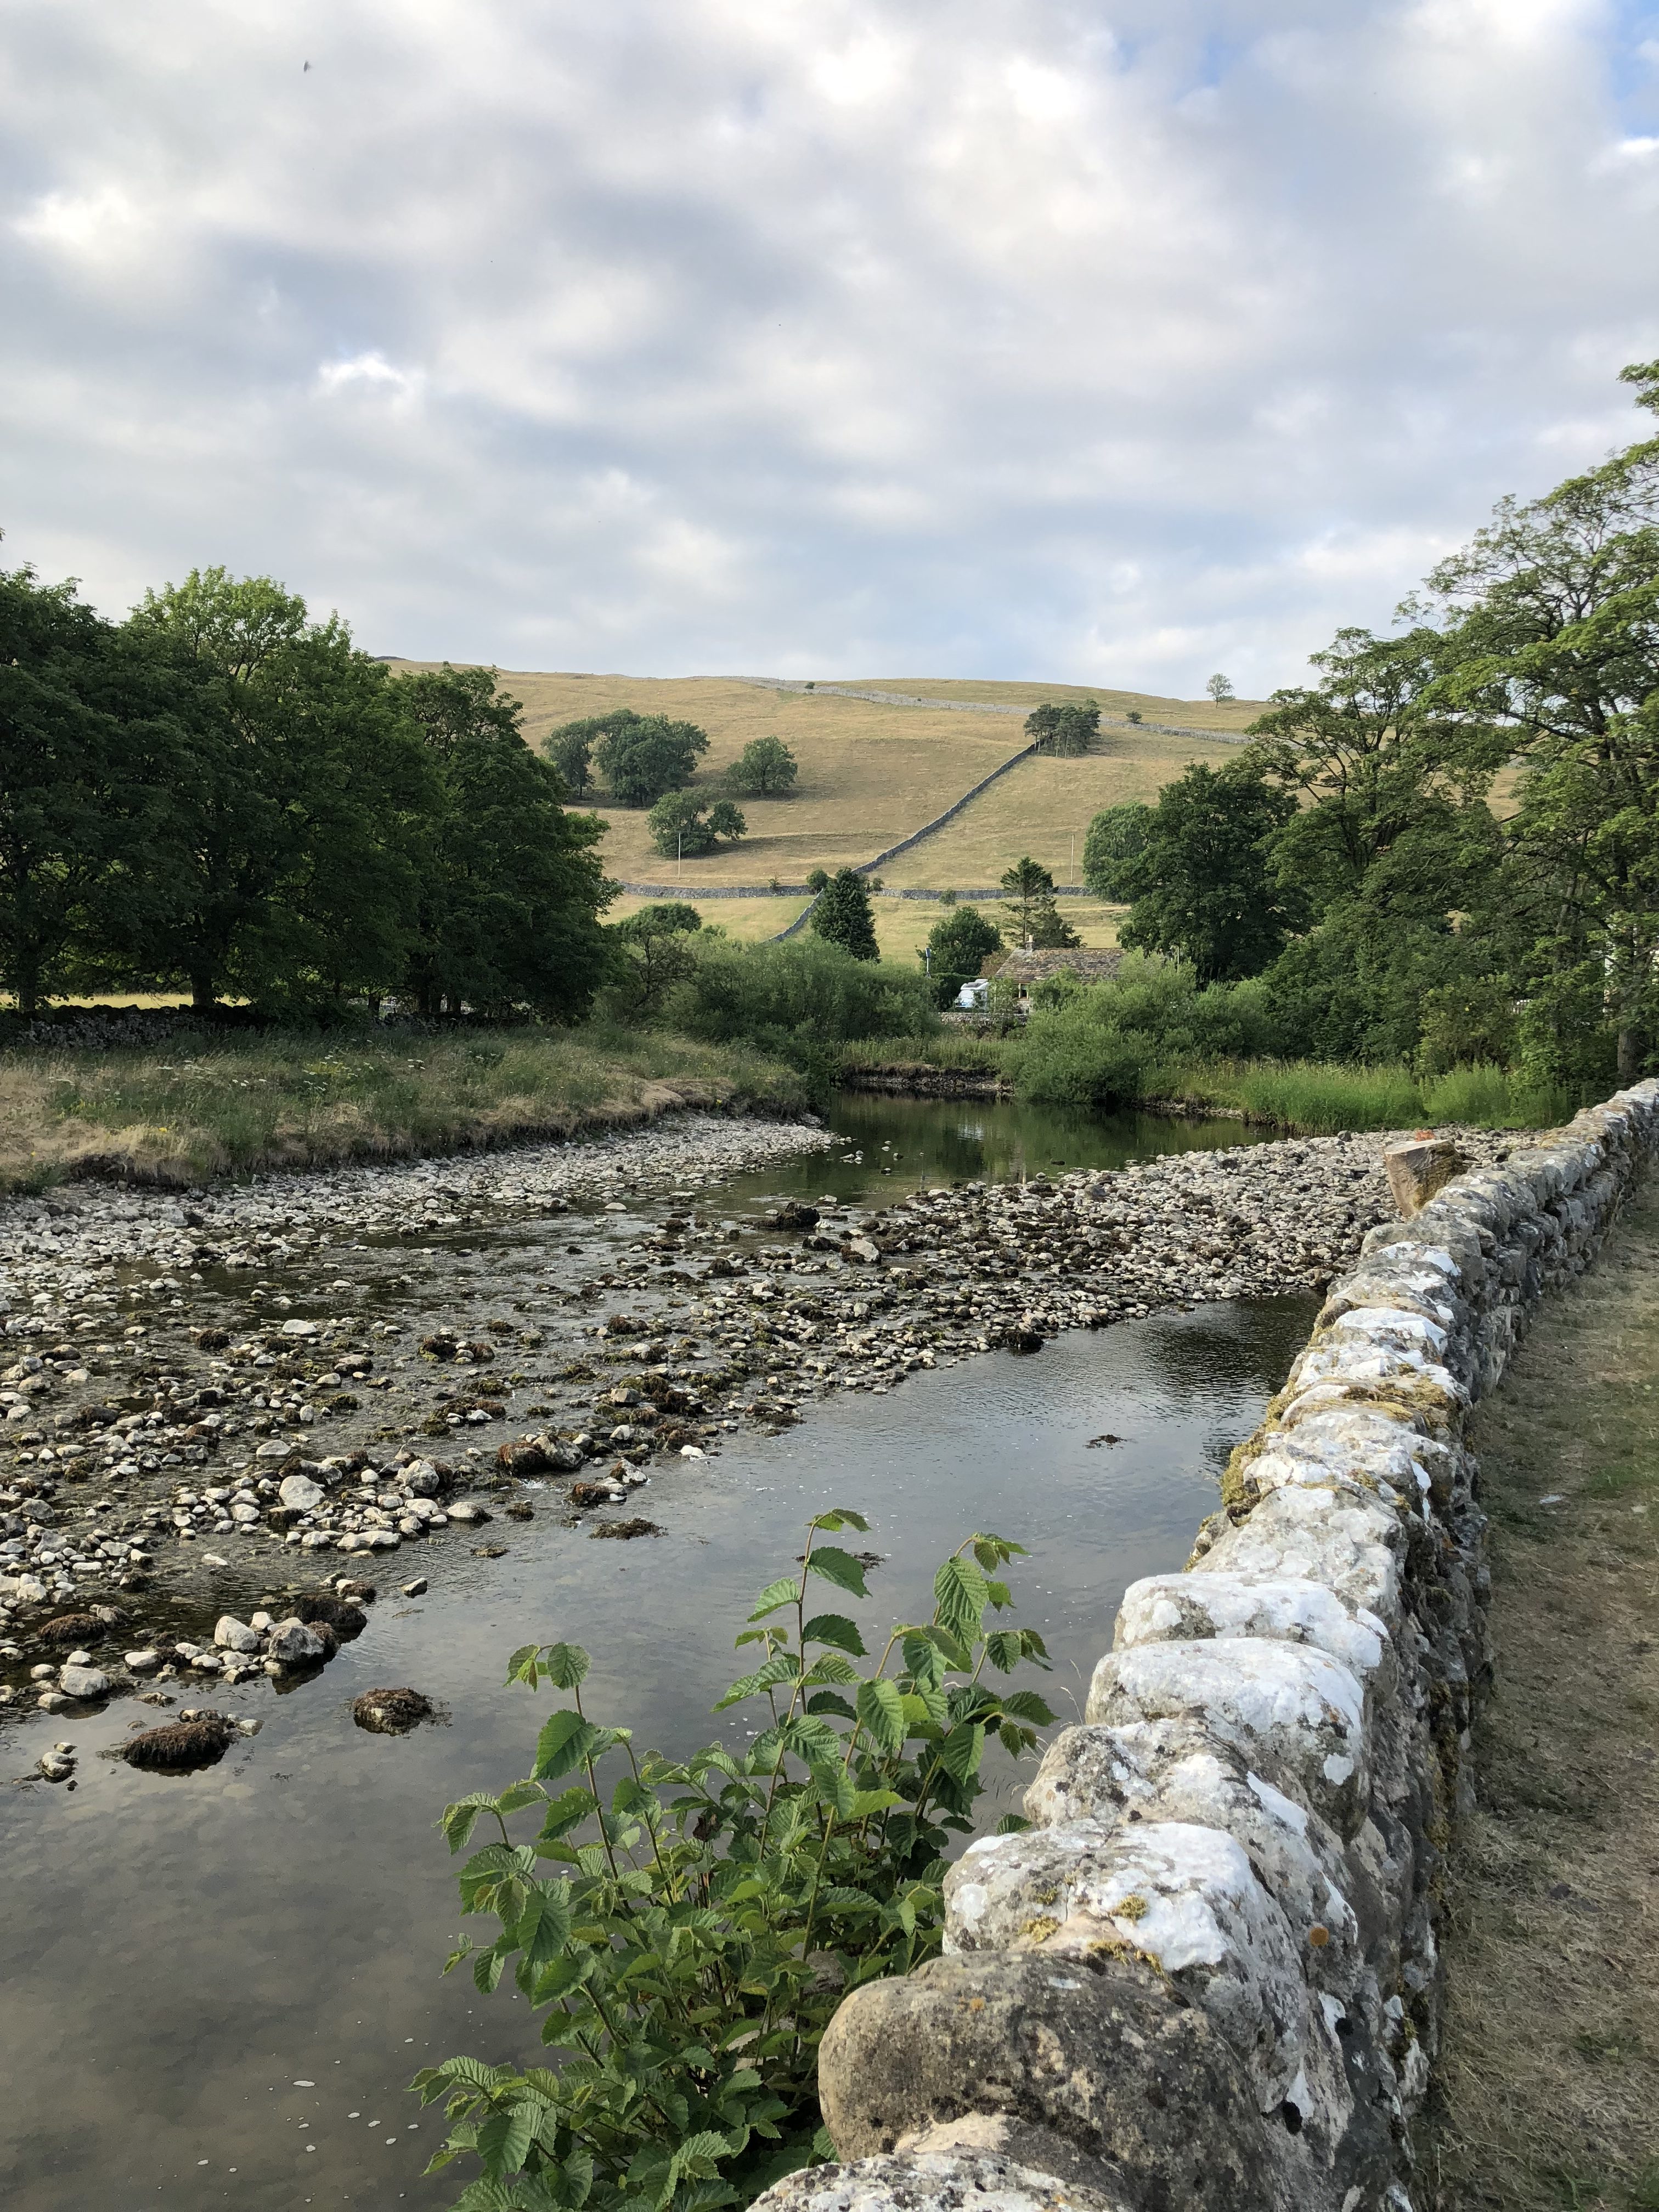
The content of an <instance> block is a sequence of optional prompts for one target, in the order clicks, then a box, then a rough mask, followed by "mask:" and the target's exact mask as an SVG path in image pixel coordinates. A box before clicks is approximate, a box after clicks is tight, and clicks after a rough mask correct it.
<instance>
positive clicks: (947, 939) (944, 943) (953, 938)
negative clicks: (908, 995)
mask: <svg viewBox="0 0 1659 2212" xmlns="http://www.w3.org/2000/svg"><path fill="white" fill-rule="evenodd" d="M1001 948H1002V939H1001V938H1000V936H999V934H998V933H997V930H996V927H995V925H994V923H993V922H992V921H989V920H988V919H987V917H986V916H985V915H982V914H981V913H980V911H979V909H978V908H976V907H972V906H956V907H952V908H951V911H950V912H949V913H948V914H946V915H942V916H941V917H940V919H939V921H936V922H935V923H934V924H933V927H932V929H930V930H929V931H928V933H927V951H928V953H929V955H930V956H931V957H930V958H929V961H928V970H927V972H928V975H929V977H930V979H931V981H932V982H933V996H934V998H935V999H936V1000H938V1002H939V1005H940V1006H949V1005H950V1004H951V1001H952V1000H954V999H955V998H956V996H957V993H958V992H959V991H960V990H961V988H962V987H963V984H964V983H972V982H974V981H976V980H977V979H978V978H979V977H980V976H981V975H983V974H984V973H985V963H986V962H987V960H988V959H989V958H990V957H991V955H992V954H993V953H994V952H998V951H1000V950H1001Z"/></svg>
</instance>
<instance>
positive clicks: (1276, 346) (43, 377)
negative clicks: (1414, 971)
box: [0, 0, 1659, 695]
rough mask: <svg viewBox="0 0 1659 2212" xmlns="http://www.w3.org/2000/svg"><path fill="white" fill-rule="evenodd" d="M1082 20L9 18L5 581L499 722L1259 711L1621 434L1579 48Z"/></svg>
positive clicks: (641, 3) (1333, 16) (2, 177)
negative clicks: (809, 688)
mask: <svg viewBox="0 0 1659 2212" xmlns="http://www.w3.org/2000/svg"><path fill="white" fill-rule="evenodd" d="M1092 12H1093V11H1085V10H1079V9H1078V8H1077V7H1076V6H1075V4H1074V0H1025V4H1024V5H1023V6H1021V7H1020V8H1018V9H1009V8H1008V7H1007V6H1006V0H775V4H773V5H770V6H769V7H767V8H764V9H757V8H755V7H754V6H753V5H752V4H751V0H613V4H612V5H611V6H610V7H609V8H606V9H593V8H592V7H589V6H584V5H580V4H578V0H547V4H545V5H544V6H543V7H541V8H539V9H524V8H522V7H519V6H516V5H513V4H512V0H397V3H396V4H395V5H394V4H393V0H357V4H356V5H355V6H354V7H352V8H350V9H340V8H338V7H337V6H329V5H325V4H324V0H290V5H289V7H287V8H286V9H283V10H280V11H279V10H275V9H264V10H237V11H231V10H220V11H216V12H215V11H210V12H209V13H207V14H206V15H204V13H203V12H202V11H201V10H200V9H199V8H197V7H194V6H192V5H191V4H189V0H87V4H86V5H84V6H82V7H80V8H76V9H51V8H46V7H36V8H33V9H27V10H23V11H20V12H19V13H18V14H17V15H15V18H14V20H13V21H12V22H11V23H10V24H9V27H8V56H7V60H6V62H5V64H4V69H5V70H6V71H8V72H9V74H4V75H0V146H3V148H4V149H5V151H4V154H3V155H0V285H3V288H4V296H5V297H6V299H7V301H8V313H7V314H6V315H5V317H4V318H3V319H0V451H3V452H4V453H6V454H7V457H8V458H7V464H6V470H5V474H4V477H3V478H0V524H3V526H5V528H6V530H7V532H8V540H7V544H6V546H5V549H4V550H5V554H6V556H7V557H8V558H32V559H33V560H35V561H36V562H38V563H39V564H40V566H41V567H42V568H44V569H45V570H46V571H47V572H48V573H52V572H54V571H58V570H68V569H71V568H72V569H74V570H75V571H76V572H78V573H79V574H82V576H83V577H84V578H85V580H86V583H87V587H88V591H89V592H90V593H91V594H92V595H93V596H94V598H96V599H100V601H102V602H104V603H106V604H107V605H111V606H112V607H113V606H117V605H120V604H122V603H124V602H125V601H126V600H128V599H131V597H132V596H133V595H134V592H135V590H136V588H137V585H138V584H139V583H141V582H143V581H145V580H161V578H163V577H165V576H167V575H174V574H179V573H180V572H181V571H182V570H184V569H185V568H189V567H191V566H192V565H195V564H197V563H199V562H209V561H219V560H222V561H226V562H230V563H231V564H232V565H233V566H234V567H236V568H242V569H253V570H269V571H270V572H272V573H275V574H279V575H281V576H283V577H284V578H285V579H286V580H288V581H289V582H290V583H291V584H293V585H294V586H296V587H298V588H300V589H302V590H304V591H305V592H307V594H308V595H309V596H311V597H312V598H313V599H315V600H316V601H317V603H318V604H319V605H322V606H329V605H338V606H339V607H340V608H341V609H342V610H343V611H344V612H345V613H346V614H347V615H348V616H349V618H350V619H351V620H352V622H353V623H354V626H355V627H356V629H357V631H358V633H359V634H360V635H362V638H363V640H364V641H365V642H366V643H367V644H368V645H369V646H370V647H371V649H374V650H392V649H394V648H395V649H398V650H402V651H408V652H417V653H430V654H433V655H438V654H447V655H449V656H451V657H453V658H477V659H497V660H500V661H501V662H503V663H511V662H513V661H515V660H516V661H517V663H518V665H524V662H525V659H526V652H527V651H529V650H532V649H533V650H535V651H537V652H544V653H547V654H548V655H549V656H550V657H552V656H556V660H557V665H563V666H596V665H609V666H611V667H613V668H614V667H630V668H633V669H635V670H637V671H640V672H641V673H665V672H673V671H681V670H690V669H692V668H705V669H719V668H727V669H738V670H742V671H745V672H750V673H763V672H765V671H767V670H768V669H778V670H780V671H782V670H787V669H791V668H793V669H805V671H807V672H809V673H817V674H820V675H822V674H825V673H829V672H831V671H837V670H838V671H842V672H844V673H848V674H865V675H868V674H871V673H880V672H882V671H884V670H886V671H894V670H897V671H900V672H908V673H911V674H915V673H916V672H918V671H927V670H928V669H930V668H932V669H934V670H936V671H939V672H941V673H961V674H966V675H975V674H978V675H985V676H997V675H1021V674H1035V675H1049V676H1053V677H1055V678H1074V679H1076V680H1079V681H1085V682H1097V683H1101V684H1106V683H1115V684H1118V683H1123V684H1127V683H1133V682H1136V681H1146V682H1148V683H1152V684H1156V685H1157V686H1158V688H1161V689H1170V690H1178V691H1182V692H1184V693H1187V694H1189V695H1190V694H1192V693H1194V692H1195V691H1196V690H1197V689H1198V687H1199V686H1200V684H1201V683H1202V681H1203V679H1204V678H1205V676H1206V675H1207V674H1208V673H1209V672H1210V670H1211V669H1212V668H1213V667H1215V666H1217V665H1221V666H1225V667H1226V668H1227V670H1228V671H1229V673H1230V674H1231V675H1232V677H1233V678H1234V680H1235V682H1236V683H1237V684H1239V685H1240V688H1241V689H1245V690H1266V689H1269V688H1271V687H1272V686H1273V685H1274V684H1280V683H1285V682H1289V681H1293V680H1295V678H1297V674H1298V673H1299V671H1300V669H1301V665H1302V663H1303V660H1304V656H1305V654H1306V653H1307V652H1308V651H1309V650H1310V648H1313V647H1317V646H1318V645H1320V644H1321V643H1322V642H1323V641H1324V640H1325V639H1326V638H1327V637H1328V635H1329V633H1330V631H1331V630H1332V629H1334V628H1335V627H1336V626H1337V625H1338V624H1339V623H1346V622H1353V621H1359V622H1370V623H1376V624H1383V623H1386V622H1387V621H1388V619H1389V612H1390V610H1391V609H1392V607H1393V605H1394V604H1395V601H1396V600H1397V599H1399V598H1400V597H1401V593H1402V592H1404V591H1406V590H1407V589H1408V588H1409V587H1410V586H1412V585H1413V583H1414V582H1415V581H1416V580H1417V578H1418V577H1419V575H1420V574H1421V573H1422V571H1423V570H1424V569H1425V568H1426V567H1427V566H1428V565H1429V564H1430V563H1431V562H1432V561H1433V560H1434V559H1436V558H1437V556H1439V555H1440V554H1441V553H1442V552H1443V551H1444V550H1446V548H1447V547H1448V546H1449V545H1452V544H1456V543H1457V542H1458V541H1459V540H1460V539H1461V538H1462V537H1464V536H1465V535H1467V534H1468V532H1469V531H1470V530H1472V529H1473V528H1474V527H1475V526H1477V525H1478V524H1479V522H1480V520H1482V519H1483V517H1484V514H1485V513H1486V509H1487V507H1489V505H1490V504H1491V502H1492V500H1493V499H1494V498H1496V497H1497V496H1498V495H1500V494H1501V493H1503V492H1504V491H1507V490H1511V489H1514V490H1520V491H1528V490H1533V489H1543V488H1544V486H1545V485H1546V484H1547V483H1548V482H1549V481H1551V480H1552V479H1553V477H1556V476H1559V475H1563V474H1565V473H1566V472H1567V471H1569V470H1571V469H1574V468H1577V467H1580V466H1583V465H1584V464H1585V463H1586V462H1588V461H1589V460H1592V459H1595V457H1596V455H1597V454H1598V453H1600V452H1601V451H1602V450H1603V449H1604V448H1605V447H1607V445H1608V444H1610V443H1612V442H1613V441H1616V440H1618V439H1620V438H1621V437H1625V436H1627V435H1637V432H1638V424H1639V418H1638V417H1636V416H1633V414H1632V412H1631V410H1629V408H1628V405H1627V395H1626V394H1623V393H1621V392H1620V390H1619V388H1618V387H1617V386H1616V385H1615V384H1614V382H1613V374H1614V372H1615V371H1616V370H1617V368H1619V367H1620V364H1621V363H1622V362H1625V361H1627V360H1632V359H1638V358H1648V357H1650V356H1653V355H1654V354H1656V353H1659V313H1656V311H1655V309H1654V307H1653V306H1652V304H1651V299H1650V288H1648V287H1646V286H1645V285H1644V283H1643V282H1642V281H1641V273H1640V272H1642V271H1644V270H1646V268H1647V267H1648V266H1649V264H1650V260H1651V248H1652V207H1651V197H1652V182H1653V173H1654V169H1655V163H1654V161H1653V159H1652V149H1653V148H1654V146H1655V143H1656V142H1655V141H1654V140H1653V139H1651V138H1648V137H1644V129H1645V126H1646V124H1647V122H1648V121H1650V119H1651V118H1647V117H1644V116H1643V115H1642V114H1640V113H1639V112H1636V111H1634V110H1632V111H1631V112H1626V111H1625V110H1623V109H1621V108H1620V107H1618V106H1616V105H1615V102H1614V100H1613V93H1612V91H1611V90H1610V85H1611V83H1612V80H1613V74H1614V72H1613V70H1612V68H1611V65H1610V57H1611V51H1612V50H1611V47H1610V46H1609V43H1608V42H1609V41H1610V40H1611V39H1612V38H1613V35H1614V32H1613V26H1612V23H1611V21H1610V13H1611V11H1606V10H1605V9H1603V8H1602V6H1601V4H1600V0H1352V4H1351V5H1350V6H1347V7H1346V8H1344V9H1331V8H1330V7H1329V6H1328V5H1327V4H1324V0H1117V4H1116V5H1115V8H1114V10H1113V14H1112V18H1111V26H1110V30H1109V31H1108V30H1107V29H1106V28H1105V27H1104V26H1103V24H1102V23H1101V22H1099V21H1093V20H1090V18H1091V15H1092ZM307 59H309V60H310V61H311V62H312V64H313V67H312V69H311V70H310V71H308V72H307V71H305V70H302V68H301V64H302V62H303V61H305V60H307ZM1632 272H1635V273H1634V274H1633V273H1632Z"/></svg>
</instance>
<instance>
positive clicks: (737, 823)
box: [646, 791, 749, 860]
mask: <svg viewBox="0 0 1659 2212" xmlns="http://www.w3.org/2000/svg"><path fill="white" fill-rule="evenodd" d="M646 825H647V828H648V829H649V830H650V832H651V842H652V843H653V845H654V846H655V847H656V848H657V850H658V851H659V853H660V854H662V855H663V856H664V858H665V860H681V859H688V860H689V859H692V858H695V857H697V856H699V855H701V854H705V853H712V852H713V851H714V849H715V848H716V846H717V845H718V844H719V842H720V839H721V838H722V837H725V838H727V839H729V840H730V841H731V842H732V843H734V844H735V843H736V842H737V840H738V838H739V837H743V836H747V834H748V830H749V824H748V823H746V822H745V821H744V818H743V816H742V815H741V814H740V813H739V812H738V809H737V808H736V807H735V806H734V805H732V801H731V800H730V799H712V800H711V799H708V798H706V797H702V796H700V795H699V794H698V793H696V792H694V791H668V792H665V793H663V795H662V797H661V798H660V799H659V800H658V801H657V803H656V805H654V806H653V808H652V810H651V811H650V813H649V814H648V815H647V817H646Z"/></svg>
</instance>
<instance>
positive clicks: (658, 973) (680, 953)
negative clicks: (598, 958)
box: [610, 899, 702, 1014]
mask: <svg viewBox="0 0 1659 2212" xmlns="http://www.w3.org/2000/svg"><path fill="white" fill-rule="evenodd" d="M701 928H702V915H700V914H699V913H698V912H697V909H696V907H694V906H688V905H686V904H685V902H684V900H681V899H662V900H659V901H657V902H655V903H653V904H652V905H650V906H642V907H640V908H636V910H635V912H634V913H632V914H630V915H627V916H626V917H625V918H624V919H623V921H618V922H616V923H613V924H612V926H611V931H610V934H611V938H612V939H614V940H615V943H616V944H617V946H618V947H619V948H620V951H621V953H622V958H621V960H620V963H619V964H618V968H617V971H616V980H617V983H618V985H619V987H620V990H621V993H622V996H623V1000H624V1002H625V1004H626V1006H627V1008H628V1010H629V1012H632V1013H636V1014H647V1013H655V1012H657V1011H658V1010H659V1008H660V1006H661V1005H662V1002H663V1000H664V999H665V997H666V996H667V994H668V993H669V991H670V990H671V988H672V987H673V986H674V985H675V984H676V983H678V982H680V981H683V980H684V977H685V976H687V975H690V971H691V969H692V966H693V964H694V962H695V957H696V956H695V955H694V954H693V952H692V951H691V949H690V945H689V943H688V942H687V940H688V939H690V938H692V937H695V936H696V933H697V932H698V931H699V930H700V929H701Z"/></svg>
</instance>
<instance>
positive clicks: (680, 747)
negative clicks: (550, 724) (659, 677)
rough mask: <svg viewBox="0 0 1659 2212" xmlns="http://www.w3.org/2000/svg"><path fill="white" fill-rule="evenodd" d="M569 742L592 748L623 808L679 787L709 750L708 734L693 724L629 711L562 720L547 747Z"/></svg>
mask: <svg viewBox="0 0 1659 2212" xmlns="http://www.w3.org/2000/svg"><path fill="white" fill-rule="evenodd" d="M573 738H574V739H580V740H581V741H584V742H586V744H589V745H590V746H591V747H592V757H593V758H594V760H596V761H597V762H598V763H599V772H600V774H601V775H603V776H604V778H605V782H606V784H607V785H608V787H610V791H611V796H612V797H613V798H614V799H616V801H617V804H618V805H622V806H649V805H653V802H654V801H655V800H657V799H660V798H661V797H662V795H663V793H665V792H667V791H678V790H681V789H683V788H684V786H685V785H686V784H688V783H690V781H691V778H692V776H693V775H695V774H696V766H697V760H698V757H699V756H700V755H701V754H702V753H706V752H707V751H708V735H707V733H706V732H704V731H702V730H700V729H699V728H698V727H697V726H696V723H695V722H674V721H671V720H669V719H668V717H667V715H665V714H636V713H635V710H634V709H633V708H631V707H617V708H613V709H612V710H611V713H610V714H595V715H592V716H590V718H589V719H588V720H586V721H582V722H566V723H565V724H564V725H563V726H562V727H561V728H559V729H556V730H555V731H553V732H551V733H550V736H549V738H548V744H549V745H550V746H552V745H554V744H564V743H565V742H566V741H567V740H568V739H573Z"/></svg>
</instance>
